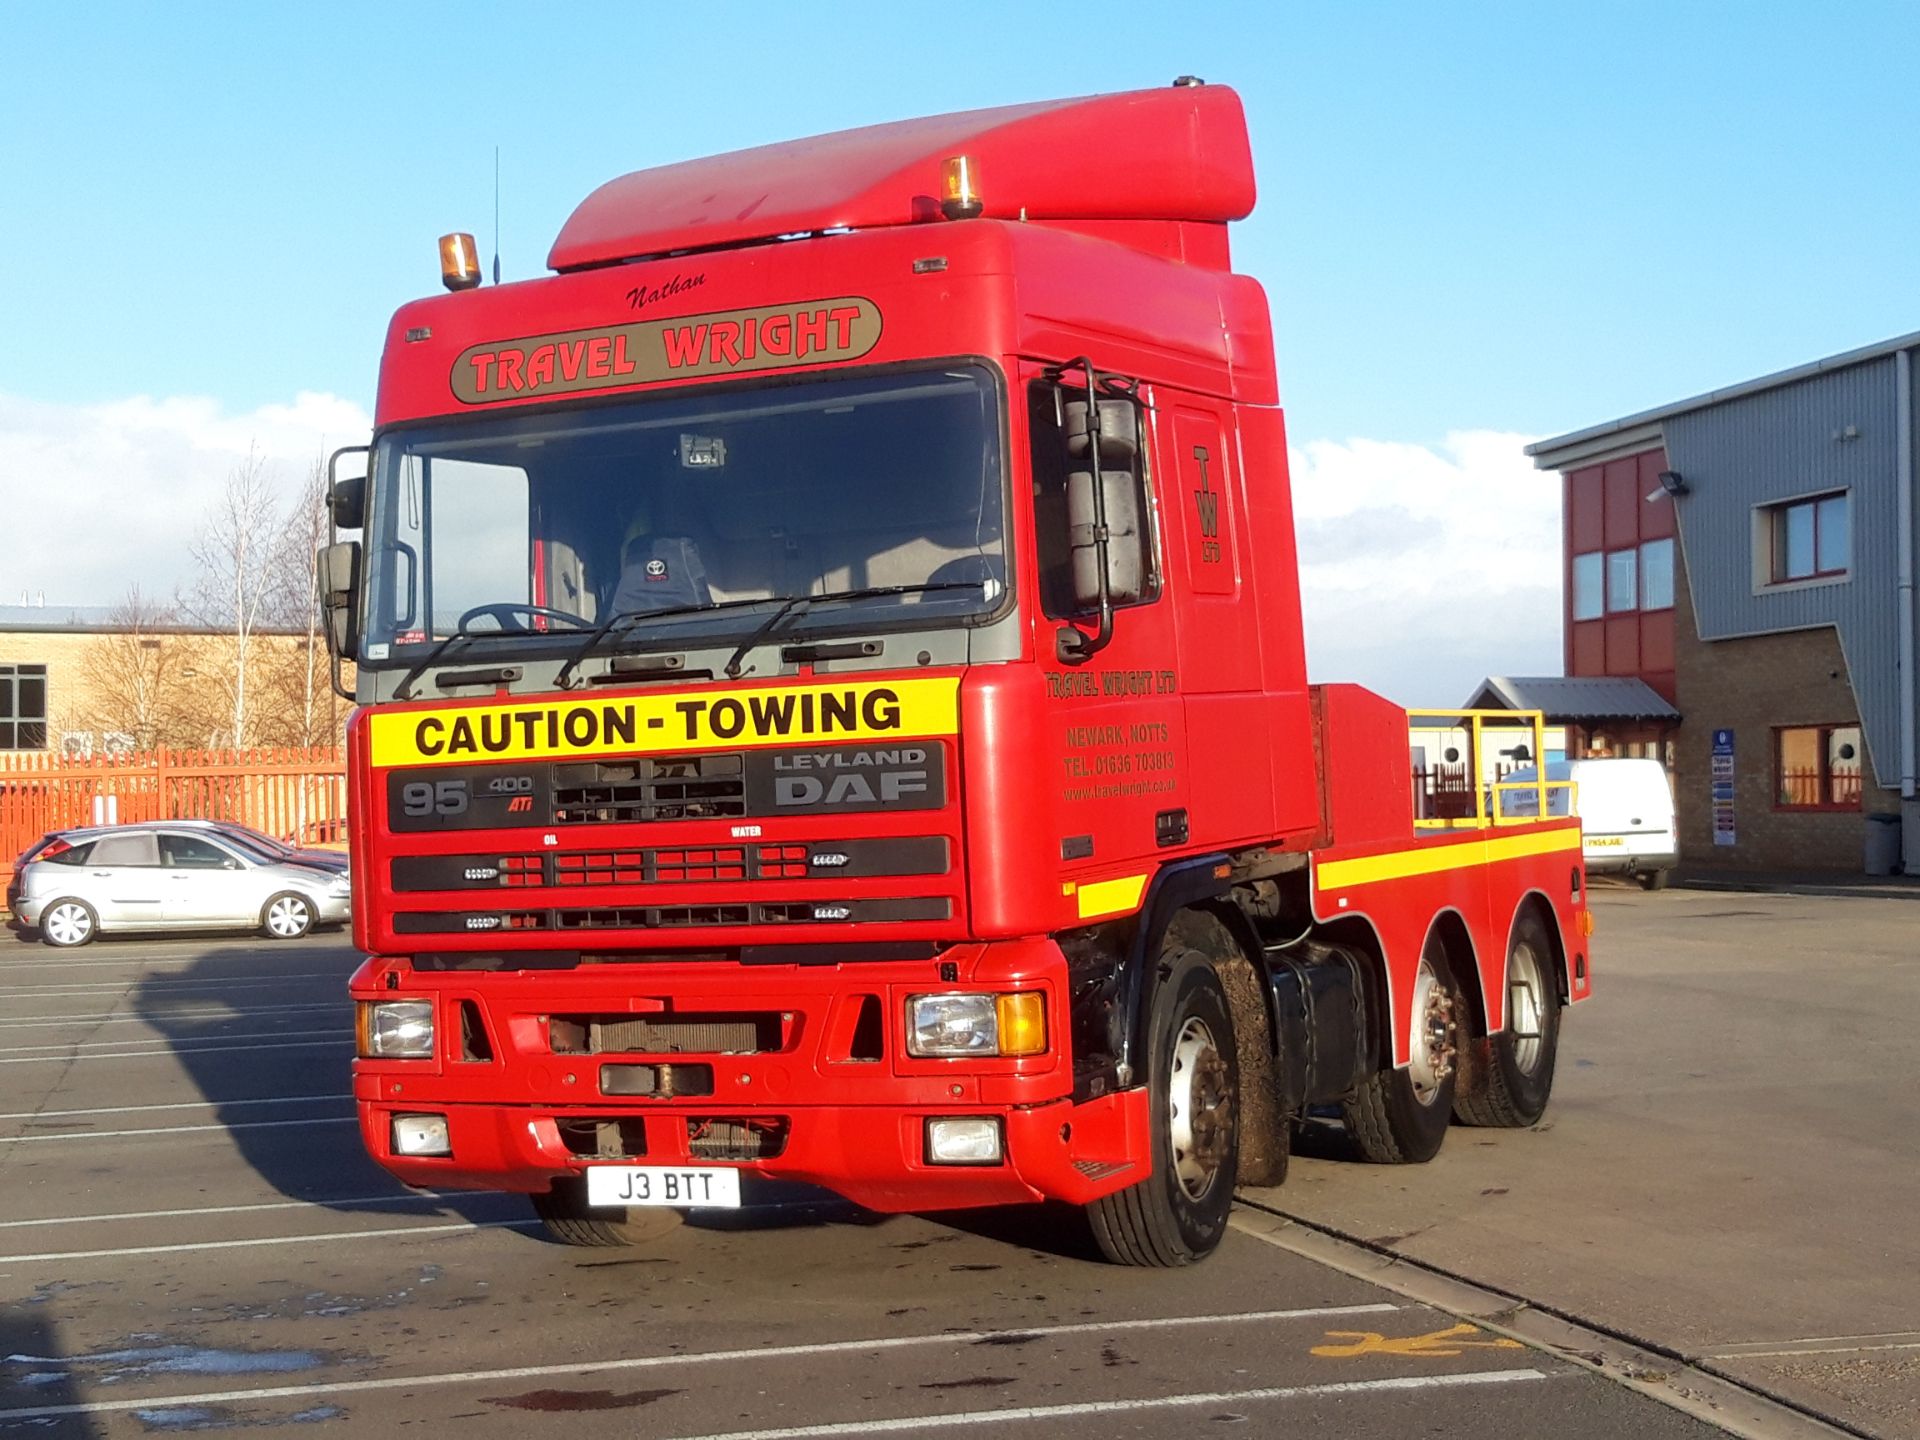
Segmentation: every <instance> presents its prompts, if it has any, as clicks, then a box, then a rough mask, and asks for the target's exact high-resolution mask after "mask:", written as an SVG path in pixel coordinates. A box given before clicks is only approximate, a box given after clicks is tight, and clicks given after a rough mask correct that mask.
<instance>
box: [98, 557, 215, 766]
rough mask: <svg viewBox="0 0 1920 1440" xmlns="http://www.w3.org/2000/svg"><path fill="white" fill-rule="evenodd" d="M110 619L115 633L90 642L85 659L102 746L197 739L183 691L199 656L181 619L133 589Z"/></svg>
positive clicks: (138, 745) (142, 745) (149, 745)
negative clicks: (111, 741) (124, 739)
mask: <svg viewBox="0 0 1920 1440" xmlns="http://www.w3.org/2000/svg"><path fill="white" fill-rule="evenodd" d="M107 618H108V623H109V624H110V625H111V626H112V633H110V634H105V635H100V636H97V637H96V638H94V639H93V640H91V641H90V642H88V644H87V647H86V649H85V650H84V651H83V652H82V653H81V659H80V672H81V678H82V680H83V681H84V683H85V687H86V694H87V696H88V697H89V699H88V706H89V708H88V711H87V713H86V715H85V716H84V720H85V723H86V724H87V726H88V727H89V729H91V730H93V731H97V732H98V733H99V735H100V736H101V743H102V744H106V743H108V742H107V738H106V737H108V736H111V735H126V736H128V737H130V738H131V740H132V742H133V744H134V746H135V747H136V748H137V749H141V750H146V749H151V748H152V747H153V746H155V745H168V744H180V743H182V741H183V740H189V739H191V738H193V737H192V734H191V729H190V727H189V723H188V721H187V719H186V715H185V711H186V709H187V708H188V707H187V706H186V705H185V704H184V703H183V702H184V701H185V699H186V697H185V695H184V694H183V692H184V691H185V689H186V688H187V685H188V680H189V672H191V670H192V667H193V663H194V660H195V658H196V657H195V655H194V649H193V646H192V645H191V643H190V642H189V641H188V640H186V639H185V638H184V637H182V636H181V635H180V634H178V633H177V631H176V630H175V628H174V626H175V622H176V621H177V619H178V617H177V616H176V615H175V613H174V612H173V611H172V610H170V609H168V608H166V607H164V606H161V605H156V604H155V603H154V602H153V601H151V600H149V599H147V597H146V596H144V595H142V594H141V593H140V587H139V586H138V585H133V586H130V587H129V588H128V590H127V594H126V598H125V599H123V600H122V601H121V602H120V604H118V605H117V606H115V607H114V608H113V610H112V611H111V612H110V614H109V615H108V617H107Z"/></svg>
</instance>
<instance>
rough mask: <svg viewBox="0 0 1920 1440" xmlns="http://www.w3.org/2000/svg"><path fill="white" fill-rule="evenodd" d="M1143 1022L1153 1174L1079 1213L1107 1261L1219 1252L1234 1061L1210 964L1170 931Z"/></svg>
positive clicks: (1230, 1158) (1231, 1141)
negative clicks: (1150, 1003) (1089, 1225)
mask: <svg viewBox="0 0 1920 1440" xmlns="http://www.w3.org/2000/svg"><path fill="white" fill-rule="evenodd" d="M1156 979H1157V982H1158V983H1157V984H1156V985H1155V987H1154V994H1153V1009H1152V1012H1151V1013H1150V1015H1149V1016H1148V1020H1147V1046H1148V1050H1147V1053H1148V1064H1149V1070H1148V1078H1147V1104H1148V1107H1149V1118H1150V1124H1151V1126H1152V1132H1153V1137H1152V1138H1153V1173H1152V1174H1151V1175H1149V1176H1148V1177H1147V1178H1146V1179H1145V1180H1142V1181H1140V1182H1138V1183H1137V1184H1134V1185H1130V1186H1128V1187H1127V1188H1126V1189H1125V1190H1121V1191H1119V1192H1117V1193H1116V1194H1113V1195H1106V1196H1102V1197H1101V1198H1100V1199H1098V1200H1096V1201H1094V1202H1093V1204H1091V1205H1089V1206H1088V1207H1087V1218H1088V1220H1089V1221H1090V1222H1091V1224H1092V1227H1093V1236H1094V1240H1095V1241H1096V1242H1097V1243H1098V1244H1099V1246H1100V1250H1101V1253H1102V1254H1104V1255H1105V1256H1106V1257H1107V1259H1109V1260H1111V1261H1113V1263H1114V1264H1116V1265H1146V1266H1160V1267H1171V1266H1176V1265H1191V1264H1193V1262H1194V1261H1196V1260H1202V1259H1205V1258H1206V1257H1207V1256H1208V1255H1210V1254H1212V1253H1213V1251H1214V1250H1215V1249H1216V1248H1217V1247H1218V1246H1219V1244H1220V1240H1221V1237H1222V1236H1224V1235H1225V1234H1226V1231H1227V1216H1228V1214H1229V1212H1230V1211H1231V1210H1232V1208H1233V1183H1234V1175H1235V1173H1236V1171H1237V1169H1238V1166H1239V1159H1240V1065H1239V1058H1238V1053H1237V1050H1236V1047H1235V1043H1234V1034H1233V1018H1232V1016H1231V1015H1230V1014H1229V1013H1228V1009H1227V997H1226V994H1225V992H1224V991H1223V990H1222V989H1221V985H1220V978H1219V976H1218V975H1216V974H1215V973H1214V969H1213V965H1212V963H1211V962H1210V961H1209V960H1208V958H1207V957H1206V956H1205V955H1204V954H1202V953H1201V952H1200V951H1198V950H1194V949H1190V948H1189V947H1188V946H1187V944H1186V942H1185V941H1184V940H1181V939H1178V938H1176V937H1174V936H1173V935H1169V936H1168V939H1167V941H1166V944H1165V945H1164V946H1163V947H1162V949H1161V952H1160V963H1159V966H1158V974H1157V976H1156Z"/></svg>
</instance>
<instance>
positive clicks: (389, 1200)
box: [0, 1190, 495, 1230]
mask: <svg viewBox="0 0 1920 1440" xmlns="http://www.w3.org/2000/svg"><path fill="white" fill-rule="evenodd" d="M466 1193H468V1194H470V1195H491V1194H494V1193H495V1192H493V1191H490V1190H471V1191H468V1192H466ZM446 1198H447V1197H446V1196H444V1195H442V1194H440V1193H439V1192H438V1191H433V1190H422V1191H417V1192H416V1191H410V1190H396V1191H395V1192H394V1193H393V1194H391V1195H352V1196H348V1197H347V1198H345V1199H341V1200H264V1201H260V1202H258V1203H256V1204H253V1205H199V1206H192V1207H189V1208H187V1209H184V1210H122V1211H120V1212H119V1213H117V1214H113V1215H48V1216H45V1217H43V1218H41V1219H39V1220H0V1230H18V1229H21V1228H22V1227H24V1226H30V1225H99V1224H105V1223H107V1222H114V1223H118V1222H120V1221H123V1220H178V1219H182V1218H187V1217H191V1216H195V1215H247V1214H251V1213H253V1212H254V1211H258V1210H309V1209H318V1210H332V1209H341V1210H344V1209H348V1208H350V1207H353V1206H358V1205H393V1204H407V1205H411V1204H413V1203H415V1202H419V1203H421V1204H427V1203H436V1202H438V1201H441V1200H444V1199H446Z"/></svg>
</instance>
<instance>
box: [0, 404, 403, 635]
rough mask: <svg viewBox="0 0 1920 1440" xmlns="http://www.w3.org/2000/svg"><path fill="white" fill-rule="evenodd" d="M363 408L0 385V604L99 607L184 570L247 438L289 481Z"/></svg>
mask: <svg viewBox="0 0 1920 1440" xmlns="http://www.w3.org/2000/svg"><path fill="white" fill-rule="evenodd" d="M372 429H373V422H372V420H371V418H370V417H369V416H368V415H367V413H366V412H365V411H364V410H362V409H361V408H360V407H359V406H358V405H356V404H354V403H353V402H352V401H350V400H343V399H341V398H340V397H339V396H337V395H325V394H317V393H314V392H310V391H302V392H301V393H300V394H298V395H296V396H295V397H294V398H293V400H292V401H291V402H290V403H286V404H270V405H263V406H261V407H260V408H259V409H257V410H251V411H245V412H239V413H230V412H228V411H226V410H225V409H224V408H223V407H222V406H221V405H220V403H219V402H218V401H216V400H210V399H204V398H199V397H194V396H175V397H167V398H161V399H155V398H152V397H149V396H145V395H140V396H134V397H132V398H130V399H126V400H115V401H110V402H107V403H104V404H98V405H57V404H51V403H48V402H46V401H39V400H28V399H23V398H21V397H19V396H13V395H0V517H5V518H4V523H0V536H4V540H3V541H0V604H16V603H18V601H19V599H20V593H21V591H23V590H27V591H33V592H36V593H37V592H40V591H44V592H45V593H46V597H47V604H48V605H49V606H50V607H51V606H58V605H109V604H113V603H115V602H116V601H118V600H119V599H121V597H122V596H124V595H125V593H126V590H127V586H128V585H129V584H132V583H136V582H137V583H138V584H139V586H140V588H141V589H142V590H144V591H145V592H146V593H147V594H148V595H150V596H154V597H156V598H161V597H166V596H169V595H171V594H172V593H173V591H174V588H175V587H176V585H178V586H185V585H186V584H188V583H189V582H190V581H191V580H192V578H193V561H192V558H191V556H190V555H189V554H188V547H189V545H190V544H191V542H192V540H193V537H194V534H195V533H196V532H197V531H198V529H199V528H200V524H201V520H202V517H203V516H204V514H205V512H206V510H207V507H208V506H209V505H210V504H211V503H212V502H213V500H214V499H215V498H216V497H217V496H218V495H219V493H220V491H221V489H222V487H223V486H224V485H225V484H226V479H227V474H228V472H229V471H231V470H232V469H233V468H234V466H236V465H237V464H239V463H241V462H242V461H244V460H245V458H246V455H247V451H248V448H249V447H250V446H252V447H257V448H258V450H259V452H260V454H261V455H262V457H264V458H265V460H266V461H267V467H268V472H269V474H270V476H271V477H272V479H273V481H274V483H275V484H276V485H278V486H279V487H281V488H282V489H284V490H285V492H286V493H287V494H288V495H291V494H292V493H293V490H294V487H296V486H297V485H298V484H299V482H300V480H301V478H302V477H303V476H304V475H305V474H306V471H307V468H308V467H309V466H310V465H311V464H312V463H313V461H314V459H315V458H316V457H319V456H324V455H325V454H326V453H327V452H328V451H331V450H333V449H336V448H338V447H339V446H341V445H353V444H359V443H363V442H364V441H365V440H366V438H367V436H368V434H369V433H370V432H371V431H372Z"/></svg>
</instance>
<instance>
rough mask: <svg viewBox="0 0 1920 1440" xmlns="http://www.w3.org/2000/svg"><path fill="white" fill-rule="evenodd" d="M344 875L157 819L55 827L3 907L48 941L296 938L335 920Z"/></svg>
mask: <svg viewBox="0 0 1920 1440" xmlns="http://www.w3.org/2000/svg"><path fill="white" fill-rule="evenodd" d="M352 896H353V888H352V880H351V878H350V877H349V876H347V875H346V874H344V873H342V872H340V871H337V870H331V869H321V868H319V867H316V866H313V865H308V864H301V863H298V862H293V861H285V860H282V859H281V858H280V857H278V856H277V855H273V854H270V853H269V852H267V851H266V850H263V849H260V848H258V847H256V846H255V845H253V844H251V843H248V842H246V841H244V840H241V839H240V838H238V837H236V836H233V835H230V834H224V833H220V832H216V831H212V830H208V829H204V828H200V827H197V826H190V825H188V826H168V825H165V824H158V823H151V822H150V823H147V824H144V825H126V826H108V827H99V828H90V829H82V830H62V831H56V832H55V833H53V834H51V835H48V836H47V837H46V838H45V839H43V840H41V841H40V843H39V844H38V845H36V846H34V847H33V848H32V849H31V850H29V851H27V852H26V854H24V855H22V856H21V857H20V861H19V866H18V868H17V869H16V870H15V872H14V875H13V881H12V883H11V884H10V885H8V887H7V899H8V904H9V907H10V908H11V909H12V911H13V913H14V914H15V915H16V916H17V917H18V918H19V920H20V923H21V924H22V925H24V926H26V927H27V928H28V929H30V930H32V929H37V930H38V931H39V932H40V937H41V938H42V939H43V940H45V941H46V942H47V943H48V944H49V945H60V946H69V945H84V944H86V943H87V942H88V941H89V940H91V939H93V937H94V936H95V935H98V934H101V933H103V932H106V933H113V932H120V931H134V930H222V929H234V930H256V929H257V930H260V931H263V932H264V933H265V934H267V935H269V936H271V937H273V938H274V939H276V940H293V939H297V938H298V937H299V936H302V935H304V934H306V933H307V931H309V930H311V929H312V928H313V927H314V926H315V925H327V924H338V923H340V922H342V921H344V920H346V919H347V918H348V916H349V914H350V913H351V908H352Z"/></svg>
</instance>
